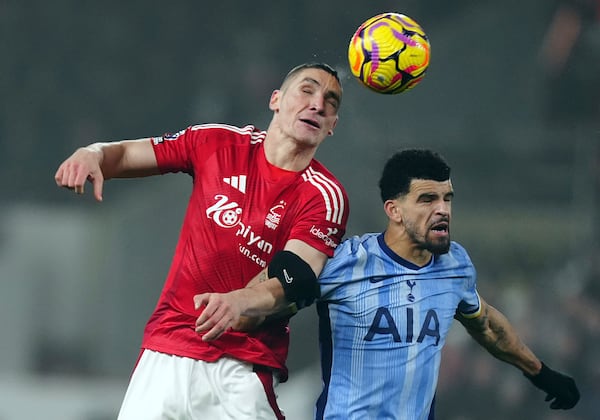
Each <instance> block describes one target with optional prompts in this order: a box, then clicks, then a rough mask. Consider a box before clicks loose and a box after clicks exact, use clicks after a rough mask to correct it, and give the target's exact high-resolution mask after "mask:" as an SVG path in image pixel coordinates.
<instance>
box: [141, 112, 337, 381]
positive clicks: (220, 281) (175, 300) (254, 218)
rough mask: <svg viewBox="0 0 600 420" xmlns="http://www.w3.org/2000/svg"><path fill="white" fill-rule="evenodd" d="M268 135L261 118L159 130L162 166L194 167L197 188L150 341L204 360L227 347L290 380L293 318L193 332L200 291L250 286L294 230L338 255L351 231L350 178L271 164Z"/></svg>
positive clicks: (149, 329)
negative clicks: (213, 334) (250, 327)
mask: <svg viewBox="0 0 600 420" xmlns="http://www.w3.org/2000/svg"><path fill="white" fill-rule="evenodd" d="M265 136H266V132H264V131H259V130H257V129H256V128H255V127H253V126H246V127H243V128H238V127H233V126H229V125H223V124H205V125H197V126H192V127H189V128H188V129H186V130H183V131H180V132H179V133H176V134H170V135H164V136H163V137H157V138H153V139H152V144H153V147H154V152H155V154H156V159H157V161H158V166H159V168H160V171H161V172H162V173H166V172H186V173H188V174H189V175H191V176H192V178H193V189H192V194H191V197H190V201H189V203H188V208H187V211H186V214H185V218H184V221H183V226H182V230H181V233H180V237H179V241H178V244H177V247H176V250H175V255H174V257H173V262H172V265H171V268H170V271H169V274H168V276H167V279H166V282H165V285H164V289H163V291H162V293H161V295H160V298H159V300H158V304H157V306H156V308H155V310H154V313H153V314H152V316H151V317H150V319H149V321H148V324H147V325H146V329H145V331H144V338H143V343H142V347H143V348H147V349H152V350H156V351H159V352H163V353H168V354H174V355H178V356H185V357H191V358H194V359H200V360H206V361H214V360H217V359H218V358H220V357H222V356H225V355H228V356H232V357H234V358H237V359H240V360H244V361H247V362H250V363H255V364H260V365H264V366H269V367H272V368H275V369H279V370H281V373H282V375H281V376H282V378H283V379H284V380H285V378H286V377H287V370H286V367H285V361H286V358H287V351H288V343H289V330H288V326H287V323H286V322H280V323H278V324H269V326H264V327H262V328H259V329H257V330H256V331H252V332H249V333H243V332H233V331H230V332H226V333H225V334H224V335H223V336H222V337H220V338H219V339H218V340H215V341H212V342H203V341H202V340H201V336H200V335H198V334H197V333H196V332H195V331H194V327H195V321H196V318H197V317H198V316H199V315H200V312H199V311H197V310H195V309H194V302H193V296H194V295H196V294H199V293H204V292H227V291H230V290H234V289H239V288H241V287H244V286H245V285H246V284H247V283H248V282H249V281H250V280H251V279H252V278H253V277H254V276H255V275H256V274H258V272H260V271H261V270H262V269H263V268H265V267H266V266H267V265H268V264H269V262H270V261H271V259H272V258H273V255H274V254H275V253H277V252H278V251H280V250H282V249H283V247H284V246H285V244H286V242H287V241H288V240H289V239H299V240H302V241H304V242H305V243H307V244H309V245H311V246H313V247H314V248H316V249H318V250H319V251H321V252H324V253H325V254H327V255H328V256H332V255H333V251H334V249H335V248H336V247H337V246H338V244H339V243H340V241H341V238H342V236H343V235H344V233H345V228H346V221H347V218H348V198H347V195H346V192H345V190H344V188H343V187H342V185H341V184H340V183H339V182H338V181H337V180H336V178H335V177H334V176H333V175H332V174H331V173H330V172H329V171H328V170H327V169H326V168H325V167H324V166H323V165H321V164H320V163H319V162H318V161H317V160H315V159H313V160H312V161H311V163H310V165H309V166H308V167H307V168H306V169H305V170H303V171H301V172H291V171H286V170H283V169H281V168H278V167H275V166H273V165H271V164H270V163H269V162H268V161H267V160H266V157H265V153H264V148H263V141H264V139H265Z"/></svg>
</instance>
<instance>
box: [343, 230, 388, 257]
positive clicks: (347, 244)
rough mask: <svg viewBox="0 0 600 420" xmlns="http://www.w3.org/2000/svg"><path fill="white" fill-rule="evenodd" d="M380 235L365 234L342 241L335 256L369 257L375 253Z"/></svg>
mask: <svg viewBox="0 0 600 420" xmlns="http://www.w3.org/2000/svg"><path fill="white" fill-rule="evenodd" d="M378 235H380V233H365V234H362V235H353V236H350V237H348V238H346V239H344V240H343V241H342V243H341V244H340V245H339V246H338V247H337V248H336V250H335V253H334V256H336V255H339V256H342V255H345V256H349V255H354V256H357V255H368V254H370V253H373V250H374V247H376V246H377V237H378Z"/></svg>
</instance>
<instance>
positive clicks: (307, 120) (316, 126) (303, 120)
mask: <svg viewBox="0 0 600 420" xmlns="http://www.w3.org/2000/svg"><path fill="white" fill-rule="evenodd" d="M300 121H302V122H303V123H304V124H308V125H310V126H313V127H315V128H321V125H320V124H319V123H318V122H316V121H315V120H309V119H304V118H302V119H300Z"/></svg>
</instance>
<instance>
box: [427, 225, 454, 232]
mask: <svg viewBox="0 0 600 420" xmlns="http://www.w3.org/2000/svg"><path fill="white" fill-rule="evenodd" d="M449 226H450V225H449V224H448V222H439V223H436V224H434V225H433V226H431V230H432V231H434V232H438V233H448V228H449Z"/></svg>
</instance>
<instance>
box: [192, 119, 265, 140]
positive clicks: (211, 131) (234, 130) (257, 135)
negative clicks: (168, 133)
mask: <svg viewBox="0 0 600 420" xmlns="http://www.w3.org/2000/svg"><path fill="white" fill-rule="evenodd" d="M187 131H188V132H189V133H191V134H192V135H197V136H202V137H206V138H215V139H218V141H220V142H225V141H230V142H238V143H244V144H246V143H250V144H260V143H262V142H263V141H264V139H265V137H266V135H267V133H266V131H264V130H260V129H258V128H257V127H255V126H254V125H250V124H249V125H245V126H235V125H230V124H224V123H206V124H196V125H192V126H190V127H189V128H188V129H187Z"/></svg>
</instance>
